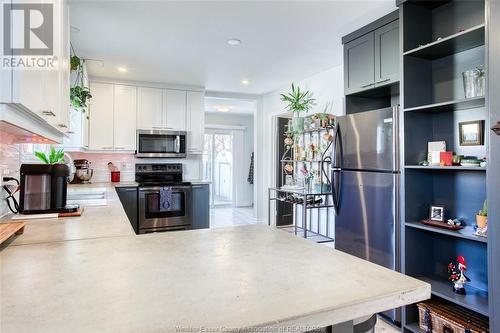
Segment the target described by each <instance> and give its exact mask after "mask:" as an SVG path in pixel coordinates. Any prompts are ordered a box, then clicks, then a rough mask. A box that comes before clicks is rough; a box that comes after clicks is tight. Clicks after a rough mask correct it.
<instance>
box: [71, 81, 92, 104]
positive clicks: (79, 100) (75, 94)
mask: <svg viewBox="0 0 500 333" xmlns="http://www.w3.org/2000/svg"><path fill="white" fill-rule="evenodd" d="M70 92H71V94H70V95H71V97H70V98H71V105H72V106H73V107H74V108H75V109H81V108H86V107H87V100H88V99H89V98H92V95H91V94H90V89H89V88H87V87H83V86H74V87H71V89H70Z"/></svg>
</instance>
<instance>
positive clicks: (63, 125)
mask: <svg viewBox="0 0 500 333" xmlns="http://www.w3.org/2000/svg"><path fill="white" fill-rule="evenodd" d="M57 126H59V127H61V128H68V126H66V125H65V124H57Z"/></svg>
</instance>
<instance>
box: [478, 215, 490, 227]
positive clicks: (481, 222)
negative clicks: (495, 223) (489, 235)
mask: <svg viewBox="0 0 500 333" xmlns="http://www.w3.org/2000/svg"><path fill="white" fill-rule="evenodd" d="M476 224H477V226H478V227H479V228H481V229H484V228H486V226H487V225H488V216H482V215H476Z"/></svg>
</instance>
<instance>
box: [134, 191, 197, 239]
mask: <svg viewBox="0 0 500 333" xmlns="http://www.w3.org/2000/svg"><path fill="white" fill-rule="evenodd" d="M166 187H168V186H166ZM161 189H162V187H161V186H158V187H139V233H146V232H154V231H162V230H173V229H189V228H190V227H191V209H190V207H189V203H190V202H191V186H173V187H171V189H172V196H171V198H170V199H171V202H170V207H169V208H168V209H160V190H161Z"/></svg>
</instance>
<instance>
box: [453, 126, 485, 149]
mask: <svg viewBox="0 0 500 333" xmlns="http://www.w3.org/2000/svg"><path fill="white" fill-rule="evenodd" d="M458 132H459V135H460V145H461V146H482V145H484V120H474V121H466V122H462V123H458Z"/></svg>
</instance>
